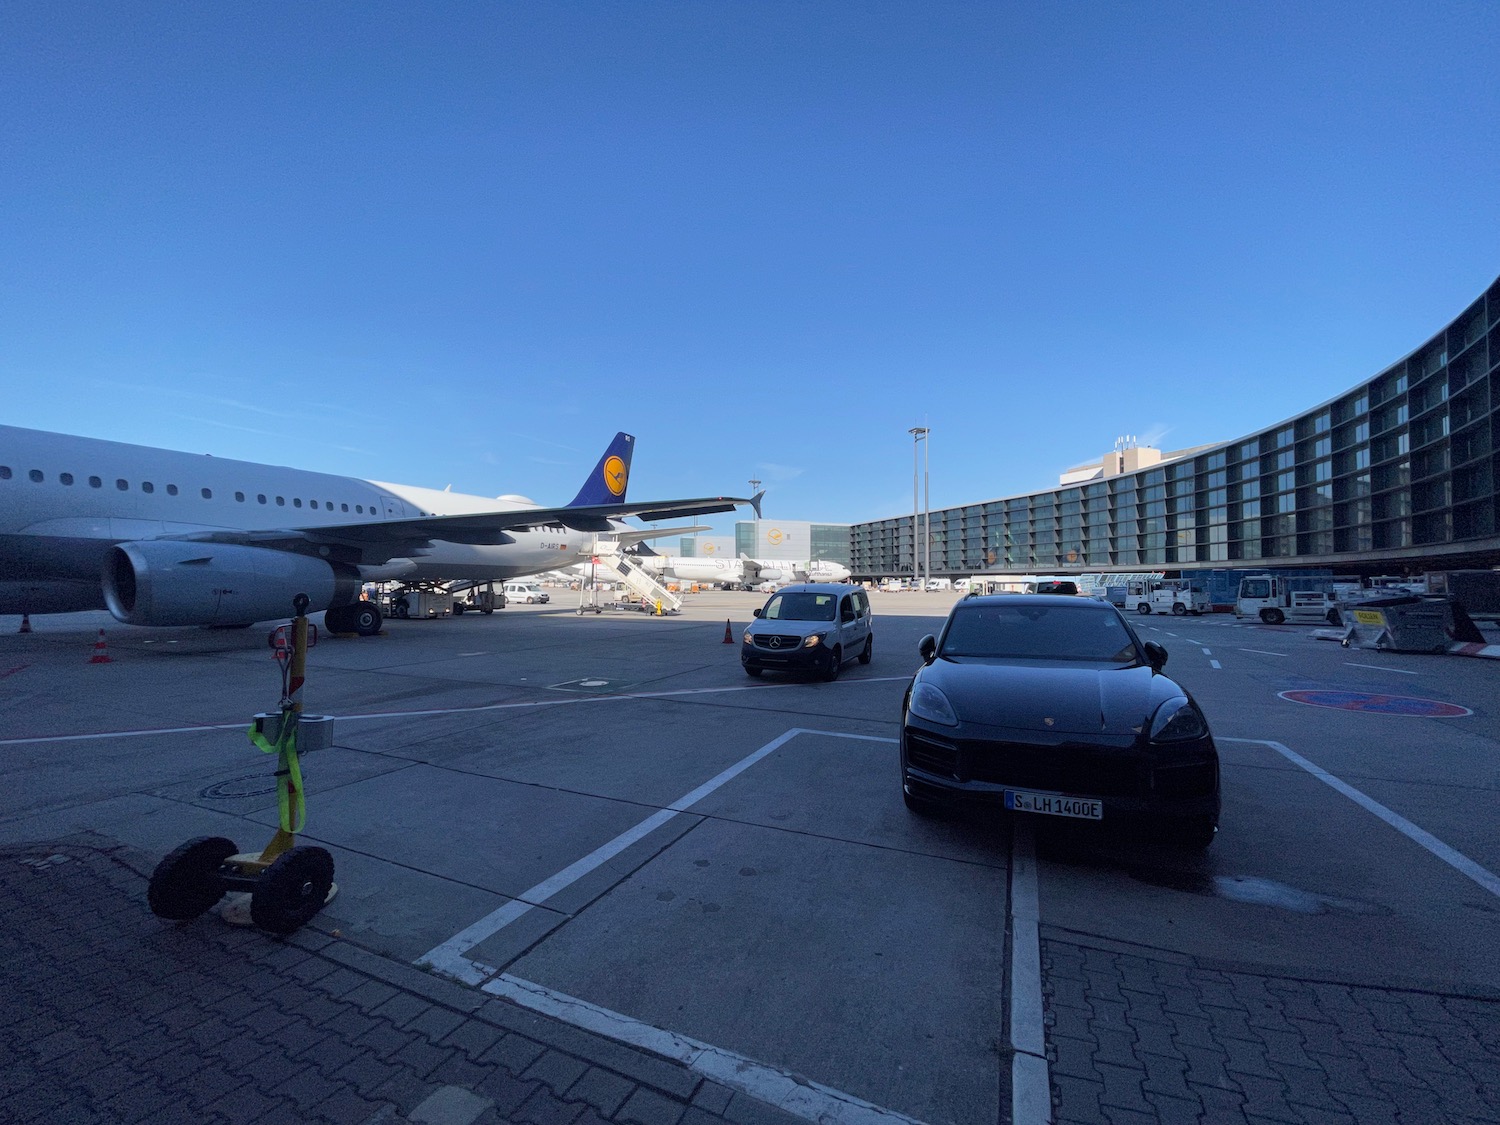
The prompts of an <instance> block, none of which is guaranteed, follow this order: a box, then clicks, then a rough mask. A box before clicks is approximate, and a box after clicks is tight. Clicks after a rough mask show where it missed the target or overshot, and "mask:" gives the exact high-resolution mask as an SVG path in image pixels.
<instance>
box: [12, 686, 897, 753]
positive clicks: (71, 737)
mask: <svg viewBox="0 0 1500 1125" xmlns="http://www.w3.org/2000/svg"><path fill="white" fill-rule="evenodd" d="M910 679H911V677H910V676H861V677H859V678H858V679H849V678H847V677H845V678H843V679H841V680H839V681H838V682H837V683H835V684H822V685H819V686H820V690H827V689H828V688H833V689H835V690H837V689H838V688H839V687H840V686H850V687H853V686H857V685H859V684H889V683H906V682H907V681H908V680H910ZM803 686H806V685H804V684H800V683H796V682H792V683H784V684H742V685H738V686H736V687H702V688H678V689H676V690H675V691H638V692H632V693H630V694H629V695H590V696H582V697H578V696H571V697H569V698H567V699H529V700H523V701H521V702H518V703H480V704H475V705H474V706H470V707H432V708H428V709H426V710H422V711H371V712H369V713H368V714H364V715H330V716H329V717H330V718H333V719H337V720H338V721H339V722H341V723H358V722H367V721H370V720H374V719H413V718H431V717H432V716H434V715H475V714H482V713H484V712H487V711H518V710H523V709H525V708H528V707H533V708H535V707H577V706H582V705H584V704H599V703H623V702H626V701H629V700H633V699H671V698H673V697H674V696H687V695H720V694H732V693H735V692H742V691H785V690H787V689H789V688H795V687H803ZM249 725H250V720H248V719H242V720H240V721H239V722H235V723H205V724H203V725H202V726H197V727H160V728H157V729H155V730H105V731H94V732H93V733H91V734H52V735H38V736H34V737H27V738H0V746H30V745H33V744H36V743H44V742H93V741H99V740H101V739H107V738H149V737H152V736H155V735H161V734H197V733H199V732H201V731H214V730H244V729H246V728H247V727H249ZM818 733H820V734H822V733H826V732H823V731H820V732H818ZM847 737H850V738H857V737H859V736H858V735H848V736H847Z"/></svg>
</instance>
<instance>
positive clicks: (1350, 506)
mask: <svg viewBox="0 0 1500 1125" xmlns="http://www.w3.org/2000/svg"><path fill="white" fill-rule="evenodd" d="M1497 394H1500V280H1497V281H1496V282H1495V283H1494V284H1492V285H1491V286H1490V288H1489V290H1488V291H1487V292H1486V293H1485V294H1484V295H1483V296H1481V297H1480V298H1479V299H1478V300H1477V301H1475V302H1474V303H1473V304H1472V305H1470V306H1469V307H1468V308H1467V309H1465V310H1464V311H1463V313H1462V314H1461V315H1460V316H1458V317H1457V318H1456V319H1455V320H1454V321H1453V323H1452V324H1450V325H1448V326H1447V327H1446V328H1445V329H1443V331H1441V332H1439V333H1438V334H1437V335H1435V336H1434V337H1433V338H1432V339H1430V340H1428V341H1427V343H1425V344H1423V345H1422V346H1421V347H1420V348H1418V349H1417V350H1416V351H1414V352H1412V353H1411V355H1409V356H1407V357H1406V358H1405V359H1403V360H1401V361H1400V362H1398V363H1395V364H1392V365H1391V366H1390V367H1388V368H1386V369H1385V370H1384V371H1382V372H1380V373H1379V374H1378V375H1376V376H1375V377H1373V378H1372V379H1369V380H1368V381H1366V382H1364V383H1361V384H1360V385H1359V386H1357V387H1355V388H1354V389H1353V390H1350V391H1348V392H1346V393H1344V394H1342V395H1339V396H1338V397H1337V398H1334V399H1332V400H1330V401H1328V402H1325V403H1323V404H1321V405H1319V406H1316V407H1313V408H1312V409H1311V410H1308V411H1307V412H1305V413H1303V414H1300V415H1298V416H1297V417H1295V418H1292V419H1289V420H1288V421H1285V422H1282V423H1280V424H1278V425H1276V426H1272V427H1271V428H1269V429H1265V430H1261V431H1260V432H1258V433H1255V434H1251V435H1248V436H1246V437H1242V438H1236V439H1235V440H1233V441H1229V442H1225V443H1223V444H1222V445H1212V446H1207V447H1202V448H1198V449H1195V450H1193V451H1192V452H1191V453H1190V454H1186V455H1182V456H1179V457H1177V458H1175V459H1172V460H1167V461H1162V462H1159V463H1157V464H1155V465H1152V466H1150V467H1149V468H1145V469H1140V470H1137V471H1134V472H1129V473H1121V474H1120V475H1118V476H1110V477H1105V478H1101V479H1094V480H1089V481H1087V482H1084V483H1081V484H1074V485H1066V486H1062V487H1059V488H1056V489H1050V490H1048V491H1045V492H1035V493H1031V494H1029V495H1025V496H1013V497H1008V498H1005V499H1000V500H990V501H986V502H984V503H978V504H966V505H964V506H962V507H957V508H946V509H942V510H937V511H934V512H932V513H931V521H930V529H929V538H930V549H931V559H932V567H931V569H932V573H933V574H974V573H984V572H1006V571H1024V572H1048V573H1051V572H1068V571H1074V572H1082V571H1084V570H1091V571H1092V570H1101V571H1103V570H1111V569H1124V570H1132V569H1139V568H1142V567H1148V568H1173V569H1181V570H1193V569H1203V568H1219V567H1243V566H1246V565H1247V564H1248V565H1250V566H1253V567H1257V568H1259V567H1274V566H1297V567H1306V566H1325V565H1326V566H1337V567H1343V568H1347V569H1373V570H1377V571H1378V570H1383V569H1398V568H1406V569H1412V568H1421V567H1424V566H1425V567H1428V568H1431V569H1449V568H1458V567H1475V566H1481V567H1488V566H1494V565H1497V564H1500V532H1497V520H1496V501H1495V484H1496V481H1497V480H1500V409H1497V401H1496V399H1497ZM913 543H914V539H913V534H912V517H911V516H910V515H907V516H904V517H897V518H894V519H888V520H876V521H874V522H873V523H863V524H855V525H854V526H853V528H852V542H851V555H852V563H853V569H854V572H855V574H856V575H858V576H860V577H880V576H883V575H902V574H910V573H912V569H913V554H912V548H913ZM923 569H924V571H925V569H926V568H925V567H924V568H923Z"/></svg>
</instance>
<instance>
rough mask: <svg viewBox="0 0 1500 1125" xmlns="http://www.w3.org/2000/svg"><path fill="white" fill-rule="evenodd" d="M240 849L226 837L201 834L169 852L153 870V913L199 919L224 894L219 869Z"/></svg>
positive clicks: (180, 919)
mask: <svg viewBox="0 0 1500 1125" xmlns="http://www.w3.org/2000/svg"><path fill="white" fill-rule="evenodd" d="M238 850H239V849H238V848H236V847H235V846H234V841H233V840H226V839H225V838H224V837H222V836H199V837H197V838H196V839H193V840H189V841H188V842H187V843H185V844H183V845H182V846H181V847H178V848H177V849H175V850H174V851H172V852H170V853H168V855H167V857H166V858H165V859H163V860H162V861H161V862H160V863H158V864H157V865H156V870H155V871H153V872H151V882H150V883H148V884H147V885H146V901H147V903H149V904H150V906H151V913H152V914H155V915H156V916H157V917H158V918H166V919H169V920H171V921H173V922H185V921H187V920H188V919H189V918H196V917H198V915H200V914H202V913H203V912H204V911H205V910H207V909H208V908H209V907H210V906H212V905H213V904H214V903H216V902H218V901H219V899H221V898H223V897H224V881H223V880H222V879H221V878H219V868H220V867H222V866H223V864H224V861H225V860H226V859H228V858H229V857H230V856H232V855H234V854H235V852H237V851H238Z"/></svg>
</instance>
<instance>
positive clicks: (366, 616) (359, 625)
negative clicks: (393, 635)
mask: <svg viewBox="0 0 1500 1125" xmlns="http://www.w3.org/2000/svg"><path fill="white" fill-rule="evenodd" d="M353 610H354V612H353V613H352V614H351V617H352V618H353V620H352V622H351V624H353V626H354V631H355V632H356V633H358V634H359V635H360V636H361V637H373V636H374V635H375V634H376V633H378V632H380V626H381V625H383V624H384V623H385V618H383V617H381V616H380V610H378V609H376V608H375V606H374V605H373V604H372V603H370V602H358V603H356V604H355V605H354V606H353Z"/></svg>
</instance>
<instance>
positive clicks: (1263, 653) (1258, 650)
mask: <svg viewBox="0 0 1500 1125" xmlns="http://www.w3.org/2000/svg"><path fill="white" fill-rule="evenodd" d="M1240 651H1241V652H1253V653H1255V654H1257V655H1258V656H1285V655H1286V653H1284V652H1267V651H1266V650H1265V649H1263V648H1242V649H1240Z"/></svg>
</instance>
